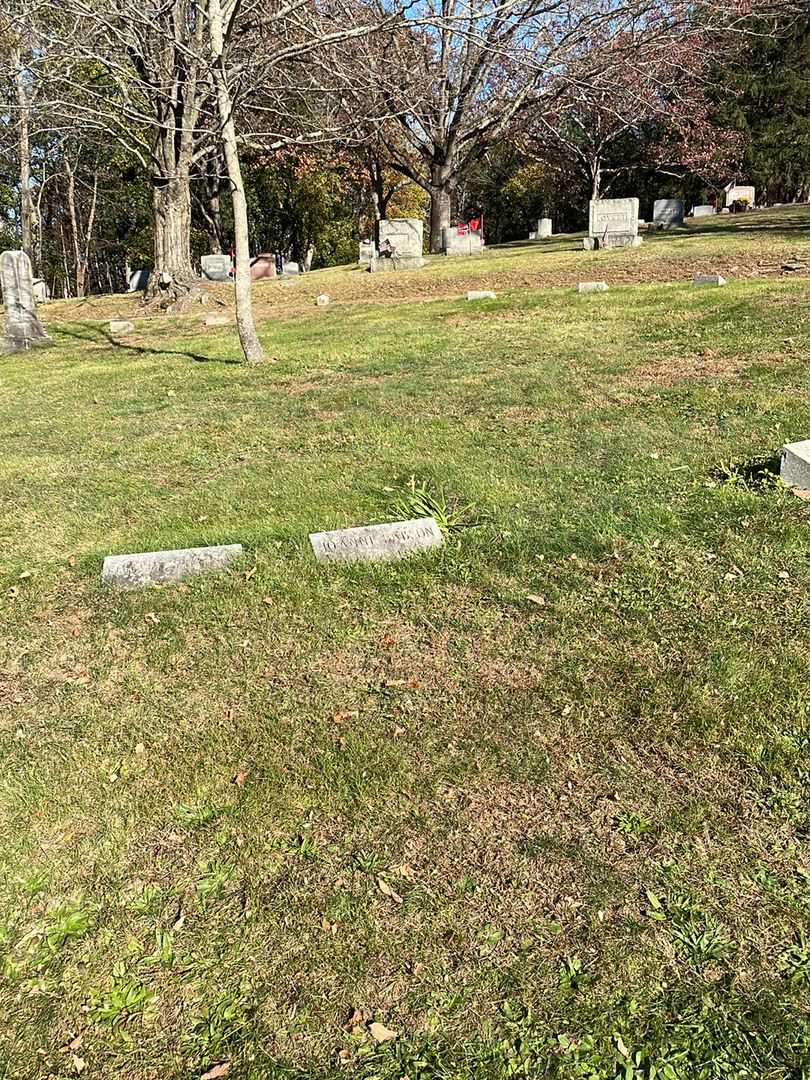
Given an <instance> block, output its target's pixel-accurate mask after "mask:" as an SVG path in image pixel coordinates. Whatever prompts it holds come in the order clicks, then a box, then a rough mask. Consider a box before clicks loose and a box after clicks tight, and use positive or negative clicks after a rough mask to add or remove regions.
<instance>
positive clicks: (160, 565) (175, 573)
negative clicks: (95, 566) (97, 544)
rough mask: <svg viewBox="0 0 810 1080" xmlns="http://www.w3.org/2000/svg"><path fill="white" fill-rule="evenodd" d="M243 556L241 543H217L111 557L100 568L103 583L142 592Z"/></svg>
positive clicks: (220, 567)
mask: <svg viewBox="0 0 810 1080" xmlns="http://www.w3.org/2000/svg"><path fill="white" fill-rule="evenodd" d="M241 554H242V545H241V544H218V545H216V546H214V547H200V548H179V549H178V550H176V551H143V552H140V553H139V554H135V555H108V556H107V558H106V559H105V560H104V565H103V566H102V568H101V580H102V581H103V582H104V583H105V584H106V585H113V586H115V588H117V589H139V588H142V587H143V586H144V585H159V584H162V583H163V582H167V581H181V580H182V579H183V578H185V577H189V576H190V575H192V574H200V573H202V572H203V571H204V570H222V569H223V568H224V567H225V566H227V565H228V563H230V562H233V560H234V559H237V558H238V557H239V556H240V555H241Z"/></svg>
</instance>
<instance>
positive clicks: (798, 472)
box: [779, 439, 810, 491]
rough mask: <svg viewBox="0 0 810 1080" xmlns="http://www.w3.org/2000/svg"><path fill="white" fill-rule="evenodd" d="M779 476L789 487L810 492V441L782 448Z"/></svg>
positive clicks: (790, 444)
mask: <svg viewBox="0 0 810 1080" xmlns="http://www.w3.org/2000/svg"><path fill="white" fill-rule="evenodd" d="M779 475H780V476H781V477H782V483H783V484H785V485H786V486H787V487H790V488H798V489H799V490H801V491H808V490H810V439H803V440H802V441H801V442H794V443H787V445H785V446H783V447H782V458H781V461H780V463H779Z"/></svg>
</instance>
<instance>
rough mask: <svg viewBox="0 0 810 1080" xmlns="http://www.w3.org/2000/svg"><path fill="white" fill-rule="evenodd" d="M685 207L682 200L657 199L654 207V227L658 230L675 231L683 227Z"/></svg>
mask: <svg viewBox="0 0 810 1080" xmlns="http://www.w3.org/2000/svg"><path fill="white" fill-rule="evenodd" d="M684 211H685V207H684V205H683V202H682V200H681V199H656V200H655V203H654V205H653V225H654V226H655V227H656V228H657V229H674V228H678V227H680V226H681V225H683V216H684Z"/></svg>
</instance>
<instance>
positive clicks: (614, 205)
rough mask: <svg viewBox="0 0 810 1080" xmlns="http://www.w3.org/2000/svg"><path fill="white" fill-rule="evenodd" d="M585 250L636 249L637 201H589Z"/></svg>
mask: <svg viewBox="0 0 810 1080" xmlns="http://www.w3.org/2000/svg"><path fill="white" fill-rule="evenodd" d="M588 240H590V241H592V243H590V244H588V243H586V244H585V245H584V246H585V247H586V248H591V249H592V248H618V247H638V246H639V244H640V243H641V237H640V236H639V235H638V199H591V202H590V206H589V208H588Z"/></svg>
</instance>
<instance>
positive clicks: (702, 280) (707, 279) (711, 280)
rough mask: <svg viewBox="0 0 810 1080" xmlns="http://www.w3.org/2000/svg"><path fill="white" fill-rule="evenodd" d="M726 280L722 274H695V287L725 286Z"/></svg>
mask: <svg viewBox="0 0 810 1080" xmlns="http://www.w3.org/2000/svg"><path fill="white" fill-rule="evenodd" d="M725 283H726V279H725V278H724V277H721V275H720V274H695V276H694V277H693V278H692V284H693V285H725Z"/></svg>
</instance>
